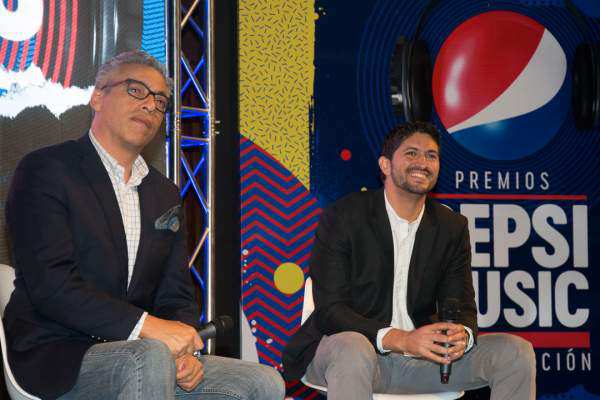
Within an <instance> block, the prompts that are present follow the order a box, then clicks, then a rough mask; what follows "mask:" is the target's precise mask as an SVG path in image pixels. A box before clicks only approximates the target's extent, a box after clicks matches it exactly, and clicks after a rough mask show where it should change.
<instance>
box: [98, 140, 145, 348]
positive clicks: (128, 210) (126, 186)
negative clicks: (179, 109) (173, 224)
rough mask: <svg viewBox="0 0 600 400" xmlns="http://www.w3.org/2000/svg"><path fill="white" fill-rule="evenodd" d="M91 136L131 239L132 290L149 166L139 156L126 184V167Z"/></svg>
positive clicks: (135, 333) (139, 326)
mask: <svg viewBox="0 0 600 400" xmlns="http://www.w3.org/2000/svg"><path fill="white" fill-rule="evenodd" d="M89 136H90V140H91V141H92V145H93V146H94V148H95V149H96V151H97V152H98V155H99V156H100V160H102V164H103V165H104V168H105V169H106V172H107V173H108V176H109V178H110V181H111V183H112V187H113V189H114V191H115V196H116V197H117V203H118V204H119V210H120V211H121V218H122V220H123V228H124V229H125V238H126V240H127V287H128V288H129V283H130V282H131V276H132V275H133V267H134V266H135V260H136V257H137V251H138V247H139V244H140V235H141V216H140V197H139V195H138V186H139V185H140V183H142V180H143V179H144V178H145V177H146V175H148V172H149V169H148V165H147V164H146V162H145V161H144V159H143V158H142V156H139V155H138V157H137V158H136V159H135V161H134V162H133V165H132V168H131V176H130V177H129V180H128V181H127V182H125V168H123V167H122V166H121V165H119V163H118V162H117V160H115V158H114V157H112V156H111V155H110V154H109V153H108V152H107V151H106V150H105V149H104V148H103V147H102V145H101V144H100V143H99V142H98V140H97V139H96V138H95V137H94V134H93V132H92V131H91V130H90V133H89ZM147 315H148V313H147V312H144V314H142V317H141V318H140V319H139V321H138V322H137V324H136V325H135V327H134V328H133V331H132V332H131V334H130V335H129V338H128V340H133V339H137V338H138V337H139V334H140V331H141V329H142V325H143V324H144V321H145V319H146V316H147Z"/></svg>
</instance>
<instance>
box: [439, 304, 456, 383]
mask: <svg viewBox="0 0 600 400" xmlns="http://www.w3.org/2000/svg"><path fill="white" fill-rule="evenodd" d="M459 315H460V301H459V300H458V299H456V298H453V297H450V298H447V299H446V300H445V301H444V303H443V304H442V307H441V309H440V321H441V322H450V323H455V322H457V321H458V320H459ZM442 333H443V334H444V335H445V334H446V333H447V331H442ZM442 346H444V347H445V348H449V347H451V346H452V345H451V344H450V343H443V344H442ZM451 372H452V364H440V381H441V382H442V383H444V384H447V383H448V381H449V380H450V373H451Z"/></svg>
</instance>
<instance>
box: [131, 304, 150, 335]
mask: <svg viewBox="0 0 600 400" xmlns="http://www.w3.org/2000/svg"><path fill="white" fill-rule="evenodd" d="M147 316H148V313H147V312H145V311H144V313H143V314H142V316H141V317H140V319H139V320H138V322H137V324H135V326H134V327H133V330H132V331H131V333H130V334H129V337H128V338H127V340H136V339H139V338H140V332H141V331H142V326H144V321H145V320H146V317H147Z"/></svg>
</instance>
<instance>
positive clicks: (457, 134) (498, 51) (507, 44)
mask: <svg viewBox="0 0 600 400" xmlns="http://www.w3.org/2000/svg"><path fill="white" fill-rule="evenodd" d="M566 75H567V59H566V56H565V52H564V51H563V49H562V48H561V46H560V44H559V43H558V41H557V40H556V38H555V37H554V36H553V35H552V33H550V31H548V30H547V29H546V28H545V27H544V26H543V25H541V24H540V23H538V22H537V21H535V20H533V19H532V18H530V17H527V16H524V15H522V14H519V13H516V12H512V11H491V12H486V13H483V14H479V15H477V16H475V17H472V18H470V19H468V20H466V21H465V22H463V23H462V24H460V25H459V26H458V27H457V28H456V29H455V30H454V31H453V32H452V33H451V34H450V35H449V36H448V38H447V39H446V40H445V42H444V43H443V45H442V47H441V49H440V51H439V54H438V56H437V58H436V62H435V66H434V72H433V85H432V86H433V97H434V104H435V108H436V111H437V113H438V116H439V118H440V121H441V122H442V124H443V125H444V127H445V128H446V130H447V131H448V133H449V134H450V135H451V137H452V138H454V139H455V140H456V141H457V142H458V143H460V144H461V145H462V146H463V147H465V148H466V149H468V150H470V151H472V152H473V153H475V154H478V155H480V156H482V157H485V158H488V159H493V160H515V159H520V158H523V157H526V156H528V155H531V154H533V153H535V152H536V151H538V150H540V149H541V148H543V147H544V146H545V145H546V144H547V143H548V142H549V141H550V140H551V139H552V137H553V136H554V135H555V134H556V133H557V132H558V131H559V129H560V127H561V125H562V124H563V122H564V120H565V117H566V115H567V112H568V110H569V105H570V90H571V88H570V83H569V80H568V79H565V78H566Z"/></svg>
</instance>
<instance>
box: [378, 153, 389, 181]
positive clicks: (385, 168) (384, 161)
mask: <svg viewBox="0 0 600 400" xmlns="http://www.w3.org/2000/svg"><path fill="white" fill-rule="evenodd" d="M377 162H378V163H379V169H380V170H381V172H382V173H383V174H384V175H385V176H389V175H390V170H391V168H392V165H391V162H390V160H389V159H388V158H387V157H384V156H381V157H379V160H377Z"/></svg>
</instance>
